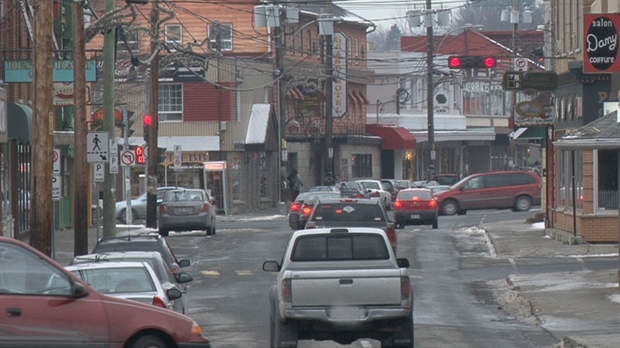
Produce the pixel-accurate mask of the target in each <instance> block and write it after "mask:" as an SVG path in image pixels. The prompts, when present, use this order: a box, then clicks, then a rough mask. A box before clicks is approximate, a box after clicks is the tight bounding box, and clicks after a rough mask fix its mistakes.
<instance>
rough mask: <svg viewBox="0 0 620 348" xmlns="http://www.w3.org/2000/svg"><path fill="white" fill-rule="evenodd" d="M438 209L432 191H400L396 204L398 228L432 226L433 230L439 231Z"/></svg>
mask: <svg viewBox="0 0 620 348" xmlns="http://www.w3.org/2000/svg"><path fill="white" fill-rule="evenodd" d="M438 207H439V205H438V204H437V201H436V200H435V198H434V197H433V191H431V190H430V189H427V188H411V189H404V190H400V191H399V192H398V196H396V201H395V202H394V219H395V220H396V228H404V227H405V225H432V226H433V229H437V227H438V222H437V219H438V216H439V208H438Z"/></svg>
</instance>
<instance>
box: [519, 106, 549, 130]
mask: <svg viewBox="0 0 620 348" xmlns="http://www.w3.org/2000/svg"><path fill="white" fill-rule="evenodd" d="M515 112H516V113H517V115H515V125H516V126H520V127H523V126H525V127H528V126H552V125H553V121H554V119H553V107H552V106H545V105H543V104H542V103H541V102H539V101H535V100H530V101H524V102H520V103H518V104H517V105H516V106H515Z"/></svg>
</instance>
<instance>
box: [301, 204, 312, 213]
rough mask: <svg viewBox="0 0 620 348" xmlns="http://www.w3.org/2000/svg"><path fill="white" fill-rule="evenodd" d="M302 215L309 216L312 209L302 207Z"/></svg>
mask: <svg viewBox="0 0 620 348" xmlns="http://www.w3.org/2000/svg"><path fill="white" fill-rule="evenodd" d="M302 213H304V214H306V215H310V213H312V207H308V206H305V207H303V210H302Z"/></svg>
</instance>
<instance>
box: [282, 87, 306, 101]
mask: <svg viewBox="0 0 620 348" xmlns="http://www.w3.org/2000/svg"><path fill="white" fill-rule="evenodd" d="M286 95H287V96H288V98H289V99H292V100H304V99H305V98H306V97H305V96H304V93H303V92H302V91H300V90H299V88H297V87H293V88H291V89H289V90H288V92H286Z"/></svg>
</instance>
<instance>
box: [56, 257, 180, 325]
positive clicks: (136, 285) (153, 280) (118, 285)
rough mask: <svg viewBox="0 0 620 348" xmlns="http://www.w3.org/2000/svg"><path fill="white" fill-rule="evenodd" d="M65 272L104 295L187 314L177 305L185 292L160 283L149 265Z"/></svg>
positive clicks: (112, 265) (120, 264)
mask: <svg viewBox="0 0 620 348" xmlns="http://www.w3.org/2000/svg"><path fill="white" fill-rule="evenodd" d="M65 268H66V269H67V271H69V272H72V273H73V274H75V275H77V276H78V277H80V279H82V280H83V281H85V282H87V283H88V284H90V285H91V286H92V287H94V288H95V289H97V290H98V291H99V292H101V293H103V294H107V295H110V296H114V297H119V298H124V299H128V300H134V301H138V302H142V303H146V304H152V305H154V306H158V307H161V308H166V309H170V310H174V311H176V312H179V313H182V314H185V313H184V311H185V308H184V307H183V306H182V305H177V303H181V297H182V296H183V294H182V293H181V290H179V289H177V288H176V287H175V286H174V284H172V283H170V282H165V283H162V282H160V281H159V278H158V277H157V274H155V271H154V270H153V268H152V267H151V266H150V265H149V264H148V263H146V262H105V263H80V264H75V265H72V266H67V267H65Z"/></svg>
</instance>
